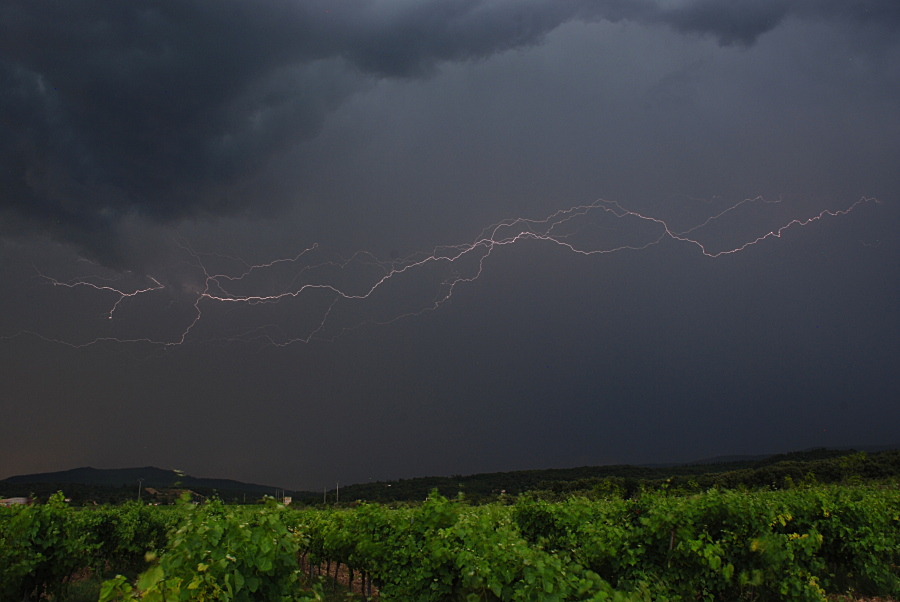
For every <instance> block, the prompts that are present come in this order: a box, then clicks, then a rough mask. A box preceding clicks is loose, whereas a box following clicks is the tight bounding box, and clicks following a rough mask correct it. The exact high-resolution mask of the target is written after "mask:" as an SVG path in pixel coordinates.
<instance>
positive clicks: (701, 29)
mask: <svg viewBox="0 0 900 602" xmlns="http://www.w3.org/2000/svg"><path fill="white" fill-rule="evenodd" d="M788 17H798V18H811V19H829V20H842V21H848V22H852V23H857V24H871V25H877V26H879V27H885V28H889V29H897V28H898V27H900V4H898V3H896V2H892V1H891V0H861V1H853V2H847V1H846V0H806V1H802V0H800V1H797V0H732V1H728V2H725V1H722V0H696V1H694V2H687V3H682V4H679V5H677V6H676V7H674V8H671V9H669V10H665V11H663V12H662V13H661V14H660V16H659V20H660V21H662V22H664V23H667V24H669V25H671V26H672V27H673V28H675V29H676V30H678V31H681V32H685V33H697V34H703V35H711V36H714V37H715V38H716V39H717V40H718V42H719V43H720V44H722V45H724V46H731V45H743V46H750V45H752V44H753V43H755V42H756V40H757V38H759V36H761V35H762V34H764V33H766V32H769V31H771V30H773V29H775V28H776V27H777V26H778V25H780V24H781V22H782V21H784V19H786V18H788Z"/></svg>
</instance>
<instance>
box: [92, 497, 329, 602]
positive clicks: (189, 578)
mask: <svg viewBox="0 0 900 602" xmlns="http://www.w3.org/2000/svg"><path fill="white" fill-rule="evenodd" d="M285 514H286V510H285V508H284V507H283V506H279V505H277V504H276V503H275V502H274V501H270V502H269V503H268V504H267V505H266V506H265V507H263V508H253V509H247V508H238V507H234V506H224V505H223V504H222V503H221V502H218V501H212V502H210V503H208V504H205V505H203V506H199V507H190V506H188V507H187V509H186V510H185V512H184V518H183V520H182V521H181V523H180V524H179V525H178V527H177V529H176V530H175V531H174V532H173V533H172V534H171V536H170V538H169V541H168V545H167V547H166V549H165V550H164V551H163V552H162V554H161V555H160V556H159V558H158V562H156V563H154V564H153V566H151V567H150V568H149V569H148V570H146V571H145V572H144V573H142V574H141V575H140V577H139V578H138V580H137V584H136V586H135V587H132V586H131V585H130V584H129V583H128V582H127V580H126V579H125V578H124V577H122V576H118V577H116V578H115V579H112V580H110V581H107V582H105V583H104V584H103V588H102V591H101V596H100V601H101V602H107V601H110V600H117V599H122V598H125V597H129V598H134V599H141V600H146V601H147V602H171V601H176V600H177V601H186V600H197V601H203V600H216V601H224V602H229V601H234V602H251V601H254V600H259V601H263V600H264V601H270V600H271V601H282V602H288V601H293V600H311V599H316V598H317V594H316V593H314V592H308V593H304V592H301V591H300V587H299V579H298V577H299V570H298V568H297V553H298V549H299V547H300V543H301V540H302V536H301V535H300V534H299V533H297V532H295V531H293V530H291V529H289V528H288V527H287V524H288V521H287V520H285V519H286V516H285Z"/></svg>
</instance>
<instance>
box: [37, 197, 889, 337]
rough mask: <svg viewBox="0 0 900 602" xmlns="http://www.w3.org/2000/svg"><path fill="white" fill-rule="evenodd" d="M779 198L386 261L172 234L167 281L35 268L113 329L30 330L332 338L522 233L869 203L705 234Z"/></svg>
mask: <svg viewBox="0 0 900 602" xmlns="http://www.w3.org/2000/svg"><path fill="white" fill-rule="evenodd" d="M778 202H779V201H765V200H763V199H762V198H759V197H757V198H755V199H745V200H743V201H740V202H739V203H736V204H734V205H732V206H730V207H728V208H727V209H725V210H724V211H721V212H719V213H717V214H715V215H712V216H710V217H708V218H706V219H705V220H703V221H701V222H699V223H697V224H696V225H693V226H692V227H690V228H687V229H683V230H677V229H675V228H673V227H671V226H670V224H669V223H668V222H667V221H666V220H663V219H661V218H658V217H653V216H649V215H645V214H643V213H638V212H636V211H632V210H629V209H626V208H625V207H623V206H622V205H621V204H619V203H618V202H616V201H607V200H602V199H601V200H597V201H595V202H593V203H590V204H587V205H579V206H575V207H571V208H569V209H564V210H559V211H557V212H555V213H553V214H551V215H548V216H547V217H545V218H543V219H528V218H524V217H518V218H512V219H507V220H503V221H500V222H497V223H495V224H492V225H491V226H488V227H487V228H485V229H483V230H482V231H481V232H480V233H479V234H478V235H477V236H476V237H475V238H474V239H473V240H471V241H470V242H466V243H462V244H455V245H444V246H438V247H435V248H434V249H433V250H432V251H431V252H420V253H416V254H413V255H411V256H408V257H405V258H393V259H391V260H382V259H379V258H377V257H376V256H375V255H373V254H371V253H368V252H358V253H356V254H354V255H352V256H350V257H346V258H345V257H341V256H338V255H333V254H329V253H327V252H325V251H324V250H323V249H322V248H321V247H320V246H319V245H318V244H314V245H312V246H310V247H308V248H306V249H304V250H302V251H300V252H299V253H297V254H295V255H293V256H291V257H285V258H280V259H276V260H274V261H271V262H268V263H261V264H250V263H247V262H246V261H244V260H242V259H240V258H236V257H231V256H227V255H220V254H213V253H202V252H198V251H196V250H195V249H194V248H193V247H192V246H191V245H190V244H189V242H188V241H185V240H178V241H177V245H178V249H179V252H180V253H182V254H183V266H184V270H186V272H185V273H184V276H183V277H182V278H181V279H174V280H175V282H176V283H173V282H169V281H168V280H167V279H165V278H162V277H159V276H149V275H148V276H146V277H145V279H144V283H143V284H138V285H133V286H132V287H131V288H127V287H125V286H123V285H121V284H120V283H119V282H118V281H117V280H116V279H115V278H110V277H106V278H101V277H100V276H96V275H95V276H92V277H81V278H76V279H68V280H58V279H55V278H53V277H51V276H49V275H47V274H44V273H41V272H40V271H38V273H37V276H36V279H37V280H38V281H39V282H42V283H44V284H48V285H51V286H54V287H61V288H66V289H72V290H75V289H79V290H82V291H83V292H85V293H90V294H95V295H96V297H97V299H98V300H102V301H97V302H102V303H104V312H103V314H102V315H103V318H104V321H106V322H107V323H109V328H110V329H111V331H109V332H108V333H104V334H103V336H97V337H95V338H91V339H89V340H84V341H80V342H72V341H66V340H59V339H55V338H51V337H49V336H46V335H41V334H39V333H34V332H31V334H36V335H37V336H40V337H41V338H44V339H47V340H52V341H56V342H59V343H63V344H66V345H70V346H72V347H78V348H80V347H87V346H91V345H96V344H99V343H102V342H116V343H132V344H137V343H141V344H147V345H152V346H158V347H162V348H170V347H175V346H180V345H184V344H186V343H190V342H201V341H227V342H250V341H261V342H264V343H267V344H272V345H277V346H285V345H290V344H293V343H298V342H302V343H309V342H311V341H313V340H326V341H332V340H334V339H335V338H337V337H338V336H341V335H342V334H343V333H345V332H347V331H350V330H353V329H355V328H358V327H360V326H362V325H364V324H387V323H391V322H394V321H397V320H400V319H403V318H407V317H411V316H416V315H419V314H422V313H424V312H428V311H433V310H435V309H437V308H439V307H441V306H442V305H444V304H445V303H447V302H448V301H449V300H450V299H451V298H452V297H453V295H454V293H455V292H456V291H457V289H458V288H459V287H460V286H461V285H464V284H466V283H470V282H473V281H475V280H477V279H478V278H480V277H481V276H482V274H483V273H484V270H485V265H486V262H487V261H488V259H489V258H490V257H491V255H492V254H493V253H494V252H495V251H496V250H497V249H499V248H502V247H510V246H513V245H516V244H519V243H523V242H525V241H535V242H537V243H541V244H549V245H556V246H559V247H562V248H564V249H566V250H567V251H570V252H572V253H576V254H580V255H585V256H590V255H598V254H607V253H618V252H625V251H639V250H643V249H647V248H649V247H652V246H655V245H659V244H660V243H662V242H664V241H666V240H670V241H673V242H675V243H681V244H687V245H692V246H694V247H696V248H697V249H698V250H699V251H700V253H701V254H702V255H703V256H705V257H708V258H712V259H714V258H720V257H723V256H726V255H731V254H735V253H738V252H741V251H744V250H747V249H748V248H749V247H752V246H754V245H758V244H760V243H762V242H764V241H766V240H768V239H772V238H781V237H782V235H783V234H784V233H785V232H786V231H787V230H789V229H791V228H795V227H803V226H808V225H810V224H813V223H814V222H817V221H819V220H822V219H823V218H826V217H838V216H842V215H847V214H848V213H850V212H851V211H853V210H855V209H857V208H858V207H860V206H862V205H864V204H868V203H871V202H877V201H876V200H875V199H871V198H865V197H864V198H861V199H859V200H858V201H856V202H855V203H853V204H851V205H850V206H849V207H847V208H846V209H841V210H823V211H821V212H819V213H818V214H814V215H812V216H810V217H805V218H794V219H789V220H788V221H786V223H783V225H781V226H779V227H777V228H772V229H766V230H764V231H763V232H762V233H759V234H752V235H750V236H749V237H747V238H746V239H744V240H741V241H740V242H738V243H733V242H732V243H731V244H729V245H725V246H724V247H722V248H716V247H715V246H714V245H712V244H711V243H709V242H708V241H706V240H705V238H704V236H705V237H706V238H708V237H709V236H708V233H709V232H710V230H714V229H715V226H716V224H718V223H721V222H722V221H723V220H725V219H726V218H728V217H734V216H735V215H736V214H737V213H738V212H739V210H741V209H742V208H746V207H748V206H753V205H763V204H771V203H778ZM701 235H703V236H701ZM35 269H37V268H35ZM106 299H109V301H106ZM139 302H140V303H139ZM173 306H179V307H180V309H179V308H175V309H173ZM125 313H127V314H128V315H123V314H125ZM151 314H152V316H153V317H152V318H151V317H149V316H150V315H151ZM120 321H121V322H128V325H127V326H125V327H123V328H124V330H125V331H127V334H124V335H123V334H121V333H119V332H116V331H115V328H114V326H118V324H117V323H118V322H120ZM161 325H164V326H161ZM142 329H143V330H142ZM160 332H165V333H166V335H165V336H161V335H160V334H159V333H160ZM135 333H137V334H135Z"/></svg>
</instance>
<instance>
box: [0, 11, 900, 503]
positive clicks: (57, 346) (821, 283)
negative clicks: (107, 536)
mask: <svg viewBox="0 0 900 602" xmlns="http://www.w3.org/2000/svg"><path fill="white" fill-rule="evenodd" d="M898 166H900V4H897V3H896V2H894V1H893V0H881V1H876V0H858V1H855V2H846V1H845V0H801V1H787V0H741V1H732V0H634V1H626V0H271V1H268V2H262V3H260V2H250V1H248V0H157V1H135V2H128V3H110V2H101V1H94V0H85V1H82V2H62V1H59V0H8V1H6V2H4V3H3V4H2V6H0V250H2V252H0V253H2V254H0V295H2V297H0V299H2V301H0V303H2V305H0V310H2V311H0V337H2V339H0V415H2V418H0V441H2V442H3V449H4V451H3V454H2V459H0V478H5V477H7V476H12V475H15V474H23V473H31V472H43V471H51V470H64V469H67V468H74V467H77V466H85V465H91V466H95V467H101V468H106V467H126V466H143V465H156V466H160V467H164V468H178V469H181V470H184V471H186V472H187V473H189V474H192V475H195V476H206V477H226V478H235V479H241V480H245V481H251V482H260V483H267V484H272V485H273V486H274V485H278V486H283V487H288V488H320V487H323V486H333V485H334V483H336V482H338V481H340V482H341V483H352V482H363V481H368V480H369V479H372V480H381V479H394V478H406V477H412V476H422V475H438V474H441V475H444V474H469V473H475V472H489V471H500V470H515V469H528V468H544V467H567V466H578V465H586V464H605V463H625V462H628V463H639V462H669V461H690V460H696V459H701V458H705V457H710V456H715V455H722V454H743V453H747V454H758V453H768V452H780V451H792V450H797V449H804V448H808V447H814V446H823V445H875V444H890V443H896V442H898V440H900V437H898V436H897V435H896V432H897V425H898V424H900V241H898V238H897V236H896V232H897V231H898V227H900V207H898V203H900V194H898V191H900V168H898ZM745 199H746V200H747V202H743V201H745ZM754 199H755V200H754ZM876 199H877V200H876ZM573 207H574V208H579V207H580V208H581V209H575V210H573V211H570V209H571V208H573ZM732 208H733V209H732ZM848 210H849V211H848ZM558 212H562V213H558ZM720 214H721V216H720V217H719V218H717V219H714V220H712V221H709V222H707V220H708V218H710V217H713V216H717V215H720ZM651 218H652V219H651ZM810 218H818V219H813V220H812V221H809V222H807V221H806V220H809V219H810ZM517 219H518V221H516V220H517ZM504 220H505V221H504ZM492 224H502V225H501V226H499V227H497V228H493V227H492V226H491V225H492ZM701 224H705V225H704V226H703V227H702V228H699V229H692V228H694V227H695V226H699V225H701ZM784 226H789V227H787V228H784V229H782V227H784ZM760 238H762V240H760V241H759V242H757V243H756V244H750V245H749V246H745V245H747V243H752V242H753V241H756V240H757V239H760ZM731 251H734V252H731ZM272 262H274V263H272ZM254 266H256V267H254Z"/></svg>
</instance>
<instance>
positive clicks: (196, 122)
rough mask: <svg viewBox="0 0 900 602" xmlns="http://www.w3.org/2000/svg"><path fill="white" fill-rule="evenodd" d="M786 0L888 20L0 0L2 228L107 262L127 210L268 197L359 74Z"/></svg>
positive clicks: (692, 23)
mask: <svg viewBox="0 0 900 602" xmlns="http://www.w3.org/2000/svg"><path fill="white" fill-rule="evenodd" d="M791 15H797V16H800V17H822V18H829V19H847V20H851V21H854V22H858V23H867V22H876V23H878V24H879V25H880V26H884V25H885V24H893V25H894V26H896V24H897V22H898V21H900V18H898V8H896V5H895V4H894V3H890V2H888V3H884V2H882V3H878V2H855V3H851V4H849V5H848V4H847V3H844V2H838V1H837V0H828V1H823V2H813V1H807V2H799V3H791V2H786V1H777V0H760V1H756V0H752V1H751V0H741V1H739V2H728V1H714V0H699V1H696V2H688V3H680V4H674V5H672V4H669V5H666V6H663V5H660V4H657V3H655V2H652V1H650V0H630V1H626V0H605V1H598V0H515V1H514V0H498V1H489V0H433V1H429V2H418V1H413V0H409V1H407V0H402V1H394V2H388V1H383V2H373V1H368V0H339V1H325V0H310V1H298V0H270V1H267V2H262V3H257V2H248V1H246V0H156V1H137V2H127V3H119V2H105V1H99V0H94V1H90V0H85V1H80V2H62V1H58V0H11V1H7V2H5V3H3V5H2V7H0V40H2V42H0V166H2V167H0V186H2V192H0V210H3V213H2V216H3V230H4V231H5V232H6V233H10V232H16V231H43V232H46V233H49V234H50V235H52V236H54V237H55V238H57V239H59V240H62V241H65V242H68V243H71V244H74V245H76V246H78V247H79V248H80V249H81V250H82V251H83V252H85V253H86V254H88V255H90V256H93V257H95V258H98V259H100V260H101V261H103V262H105V263H107V264H109V265H113V266H119V267H123V266H125V265H126V264H129V263H133V262H132V260H130V259H126V256H127V253H126V252H125V250H124V248H125V247H126V246H127V245H126V244H125V243H123V242H122V240H121V238H122V237H121V234H120V228H119V226H120V224H121V223H122V221H123V220H124V219H125V218H127V217H129V216H132V215H138V216H141V217H143V218H146V219H149V220H152V221H157V222H163V223H165V222H171V221H176V220H180V219H184V218H191V217H203V216H223V215H240V214H245V213H258V212H265V211H267V210H269V209H271V207H267V206H266V205H267V202H261V201H260V200H259V199H258V198H257V197H256V196H254V195H253V194H252V193H251V192H248V190H249V189H247V188H244V187H242V184H243V183H246V182H248V181H252V178H253V177H255V176H259V175H260V174H261V173H262V172H261V170H262V169H263V168H264V166H265V165H266V164H267V162H268V161H269V160H270V159H272V158H273V157H274V156H277V155H278V154H280V153H283V152H285V151H287V150H289V149H290V148H291V146H292V145H293V144H295V143H297V142H299V141H301V140H304V139H308V138H310V137H313V136H315V135H316V134H317V132H318V131H319V130H320V128H321V126H322V123H323V120H324V117H325V116H326V115H327V113H328V112H329V111H330V110H332V109H333V108H335V107H336V106H338V105H340V103H341V102H342V101H343V100H345V99H346V98H347V97H349V96H350V95H352V94H353V93H354V92H356V91H358V90H359V89H360V88H361V87H362V86H364V85H365V84H366V82H367V81H371V80H372V79H373V78H383V77H388V78H417V77H425V76H427V75H429V74H431V73H433V72H434V71H435V69H436V67H437V66H438V65H439V64H441V63H442V62H448V61H468V60H478V59H483V58H487V57H489V56H491V55H493V54H495V53H497V52H502V51H504V50H508V49H512V48H517V47H523V46H528V45H533V44H536V43H539V42H540V41H541V40H542V38H543V36H545V35H546V34H547V33H548V32H550V31H552V30H553V29H555V28H556V27H557V26H559V25H560V24H562V23H564V22H567V21H570V20H573V19H582V20H598V19H606V20H611V21H618V20H633V21H640V22H645V23H662V24H665V25H668V26H671V27H673V28H675V29H677V30H679V31H682V32H688V33H697V34H706V35H711V36H713V37H715V38H716V39H717V40H718V41H719V43H721V44H725V45H728V44H744V45H749V44H752V43H753V42H754V40H756V38H757V37H758V36H759V35H761V34H762V33H764V32H766V31H769V30H771V29H772V28H774V27H776V26H777V25H778V24H779V23H780V22H781V21H782V20H784V19H785V18H787V17H789V16H791ZM251 188H252V187H251Z"/></svg>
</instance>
